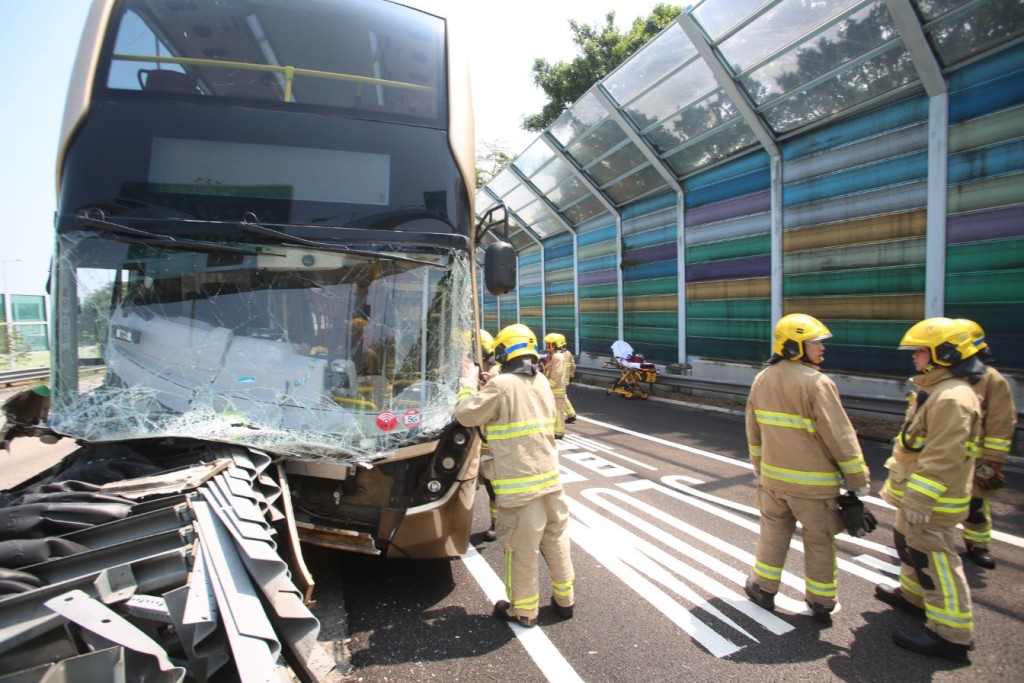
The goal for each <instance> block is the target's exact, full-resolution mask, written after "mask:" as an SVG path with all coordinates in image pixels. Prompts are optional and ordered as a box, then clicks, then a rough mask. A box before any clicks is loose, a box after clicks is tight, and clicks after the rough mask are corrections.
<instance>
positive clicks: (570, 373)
mask: <svg viewBox="0 0 1024 683" xmlns="http://www.w3.org/2000/svg"><path fill="white" fill-rule="evenodd" d="M558 350H559V352H561V354H562V358H564V359H565V385H566V387H567V388H568V386H569V384H570V383H572V381H573V380H574V379H575V378H576V359H575V358H573V356H572V351H570V350H569V347H568V345H567V342H566V341H565V335H564V334H559V335H558ZM575 421H576V409H575V408H573V406H572V403H571V402H570V401H569V392H568V390H567V391H566V393H565V424H572V423H573V422H575Z"/></svg>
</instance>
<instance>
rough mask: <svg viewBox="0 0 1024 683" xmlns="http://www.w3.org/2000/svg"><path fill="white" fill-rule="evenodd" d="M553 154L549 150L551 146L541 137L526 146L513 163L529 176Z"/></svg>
mask: <svg viewBox="0 0 1024 683" xmlns="http://www.w3.org/2000/svg"><path fill="white" fill-rule="evenodd" d="M554 155H555V153H554V152H552V151H551V148H550V147H548V145H547V143H546V142H544V141H543V140H541V139H537V140H536V141H534V143H533V144H532V145H530V146H529V147H527V148H526V151H525V152H523V153H522V154H520V155H519V157H518V158H517V159H516V160H515V162H513V164H514V165H515V167H516V168H518V169H519V170H520V171H521V172H522V174H523V175H524V176H526V177H527V178H529V177H530V176H532V175H533V174H534V173H536V172H537V169H539V168H540V167H541V166H543V165H544V164H546V163H547V162H548V161H549V160H550V159H551V157H553V156H554Z"/></svg>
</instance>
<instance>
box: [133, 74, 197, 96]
mask: <svg viewBox="0 0 1024 683" xmlns="http://www.w3.org/2000/svg"><path fill="white" fill-rule="evenodd" d="M138 78H139V85H140V86H141V87H142V89H143V90H145V91H146V92H173V93H183V94H190V95H195V94H196V93H198V92H199V91H198V90H197V89H196V84H195V81H193V80H192V77H191V76H189V75H188V74H186V73H182V72H181V71H171V70H170V69H139V72H138Z"/></svg>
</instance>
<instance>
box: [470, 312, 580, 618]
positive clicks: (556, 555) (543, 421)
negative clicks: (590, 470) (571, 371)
mask: <svg viewBox="0 0 1024 683" xmlns="http://www.w3.org/2000/svg"><path fill="white" fill-rule="evenodd" d="M539 355H540V349H539V347H538V346H537V337H536V336H534V334H533V332H531V331H530V328H528V327H527V326H526V325H522V324H519V323H516V324H513V325H509V326H508V327H506V328H504V329H503V330H501V331H500V332H499V333H498V336H497V337H495V338H494V356H495V360H496V361H497V362H499V363H501V374H498V375H495V376H493V377H487V376H484V377H483V378H481V377H480V374H479V371H478V368H476V367H475V366H473V365H472V364H471V363H470V362H469V361H468V359H467V360H466V361H465V362H464V363H463V368H462V378H461V380H460V389H459V395H458V401H457V403H456V405H455V417H456V419H458V421H459V422H461V423H462V424H463V425H465V426H467V427H484V431H485V432H486V435H487V441H488V443H489V444H490V449H491V455H492V456H493V460H492V474H493V477H494V478H493V479H492V480H491V484H492V485H493V486H494V492H495V494H496V495H497V502H498V523H497V533H498V539H499V540H500V541H501V543H502V546H503V547H504V549H505V591H506V595H507V597H508V600H499V601H498V602H496V603H495V604H494V612H493V614H494V616H495V617H497V618H498V619H501V620H502V621H511V622H517V623H519V624H520V625H522V626H525V627H527V628H529V627H532V626H534V625H535V624H536V620H537V614H538V612H539V606H540V591H539V587H538V578H537V574H538V567H537V553H538V551H539V552H540V554H541V555H543V556H544V561H545V562H546V563H547V566H548V574H549V576H550V578H551V588H552V597H551V607H552V609H553V610H554V612H555V614H557V615H558V616H559V617H561V618H563V619H571V618H572V617H573V609H574V603H575V598H574V593H573V582H574V574H573V566H572V559H571V558H570V556H569V546H570V544H569V535H568V533H567V532H566V527H567V525H568V522H569V508H568V505H567V504H566V502H565V498H564V496H563V495H562V483H561V480H560V479H559V475H558V450H557V448H556V447H555V438H554V437H555V434H554V415H555V397H554V395H553V394H552V393H551V386H550V384H548V381H547V380H546V379H545V378H544V375H543V373H541V371H540V367H539ZM481 384H482V386H481Z"/></svg>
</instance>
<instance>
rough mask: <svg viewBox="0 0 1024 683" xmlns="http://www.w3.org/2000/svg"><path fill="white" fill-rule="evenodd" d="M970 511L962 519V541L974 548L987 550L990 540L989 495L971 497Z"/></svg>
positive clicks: (990, 515)
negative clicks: (965, 517)
mask: <svg viewBox="0 0 1024 683" xmlns="http://www.w3.org/2000/svg"><path fill="white" fill-rule="evenodd" d="M969 510H970V512H968V513H967V519H965V520H964V521H963V525H964V541H965V542H966V543H967V545H969V546H974V547H975V548H985V549H986V550H988V546H989V544H990V543H991V542H992V507H991V506H990V505H989V497H985V498H971V505H970V508H969Z"/></svg>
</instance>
